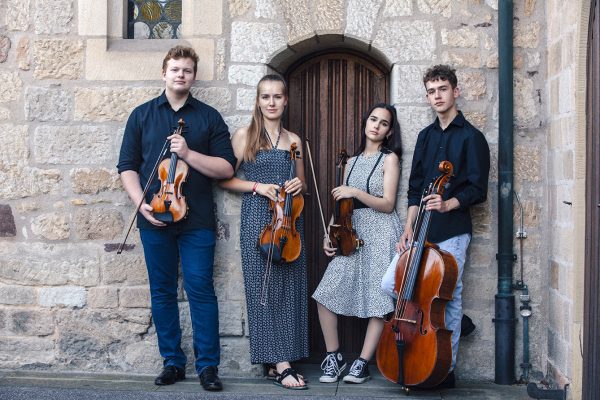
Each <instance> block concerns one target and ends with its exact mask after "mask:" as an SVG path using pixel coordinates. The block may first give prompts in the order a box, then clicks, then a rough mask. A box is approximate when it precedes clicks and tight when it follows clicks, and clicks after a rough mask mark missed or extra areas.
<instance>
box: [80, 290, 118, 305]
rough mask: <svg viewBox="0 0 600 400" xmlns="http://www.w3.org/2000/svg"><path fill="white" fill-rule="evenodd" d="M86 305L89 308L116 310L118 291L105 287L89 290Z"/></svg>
mask: <svg viewBox="0 0 600 400" xmlns="http://www.w3.org/2000/svg"><path fill="white" fill-rule="evenodd" d="M87 304H88V306H89V307H91V308H117V307H118V306H119V289H117V288H114V287H106V286H104V287H93V288H89V289H88V295H87Z"/></svg>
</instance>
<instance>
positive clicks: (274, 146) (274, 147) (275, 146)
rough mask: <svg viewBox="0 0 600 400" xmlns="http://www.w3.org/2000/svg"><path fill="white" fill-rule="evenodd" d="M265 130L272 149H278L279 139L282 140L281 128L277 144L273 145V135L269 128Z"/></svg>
mask: <svg viewBox="0 0 600 400" xmlns="http://www.w3.org/2000/svg"><path fill="white" fill-rule="evenodd" d="M263 129H264V131H265V134H266V135H267V138H268V139H269V143H271V148H273V149H276V148H277V146H278V145H279V139H281V127H279V132H278V133H277V140H276V141H275V144H273V140H271V134H270V133H269V131H267V128H263Z"/></svg>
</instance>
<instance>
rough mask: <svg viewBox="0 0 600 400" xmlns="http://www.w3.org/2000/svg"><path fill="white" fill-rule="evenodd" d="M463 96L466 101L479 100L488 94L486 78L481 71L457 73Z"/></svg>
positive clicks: (460, 71)
mask: <svg viewBox="0 0 600 400" xmlns="http://www.w3.org/2000/svg"><path fill="white" fill-rule="evenodd" d="M456 75H457V77H458V86H459V88H460V90H461V95H462V96H463V97H464V98H465V99H466V100H479V99H481V98H482V97H483V95H484V94H485V93H486V89H487V88H486V83H485V76H484V75H483V73H482V72H479V71H462V70H459V71H456Z"/></svg>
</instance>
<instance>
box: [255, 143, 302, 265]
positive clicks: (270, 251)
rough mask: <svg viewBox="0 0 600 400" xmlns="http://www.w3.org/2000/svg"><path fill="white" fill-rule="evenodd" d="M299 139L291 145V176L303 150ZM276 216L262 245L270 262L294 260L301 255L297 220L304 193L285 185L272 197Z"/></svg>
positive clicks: (262, 239)
mask: <svg viewBox="0 0 600 400" xmlns="http://www.w3.org/2000/svg"><path fill="white" fill-rule="evenodd" d="M297 148H298V146H297V145H296V143H292V145H291V146H290V159H291V160H292V162H291V167H290V174H289V178H288V180H292V179H294V178H295V177H296V159H297V158H298V156H299V154H300V152H299V151H298V150H297ZM269 208H270V210H271V212H272V216H273V218H272V219H271V223H269V224H268V225H267V226H265V227H264V228H263V230H262V232H261V234H260V237H259V239H258V247H259V249H260V251H261V253H262V254H263V255H264V256H265V257H266V258H267V265H268V266H270V263H271V262H274V263H275V264H280V263H291V262H293V261H295V260H297V259H298V257H300V250H301V249H302V242H301V239H300V233H298V231H297V229H296V222H297V220H298V218H299V217H300V214H301V213H302V209H303V208H304V197H302V194H297V195H295V196H292V195H290V194H289V193H286V192H285V190H283V188H281V190H279V192H278V193H277V201H272V200H270V201H269Z"/></svg>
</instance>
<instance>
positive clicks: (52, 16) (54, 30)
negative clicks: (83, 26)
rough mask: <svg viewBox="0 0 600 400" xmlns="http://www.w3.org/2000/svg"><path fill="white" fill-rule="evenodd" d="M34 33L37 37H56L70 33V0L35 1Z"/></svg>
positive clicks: (71, 11) (71, 7) (71, 16)
mask: <svg viewBox="0 0 600 400" xmlns="http://www.w3.org/2000/svg"><path fill="white" fill-rule="evenodd" d="M34 18H35V33H36V34H38V35H56V34H65V33H69V32H71V22H72V21H73V1H72V0H54V1H45V0H36V4H35V15H34Z"/></svg>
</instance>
